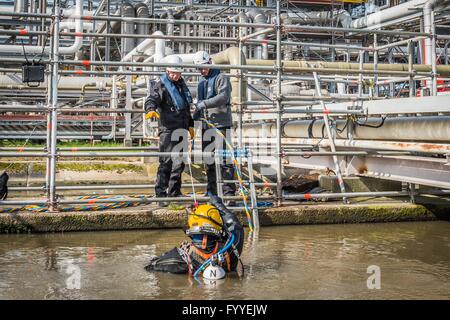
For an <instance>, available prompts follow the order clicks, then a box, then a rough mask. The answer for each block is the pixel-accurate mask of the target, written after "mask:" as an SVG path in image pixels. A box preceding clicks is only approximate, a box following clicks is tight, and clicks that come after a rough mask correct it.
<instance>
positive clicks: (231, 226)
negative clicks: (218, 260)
mask: <svg viewBox="0 0 450 320" xmlns="http://www.w3.org/2000/svg"><path fill="white" fill-rule="evenodd" d="M210 203H211V204H212V205H213V206H215V207H216V208H217V210H218V211H219V213H220V216H221V217H222V221H223V234H222V236H221V237H218V238H214V237H211V239H209V240H208V241H207V243H204V245H205V246H203V249H202V246H201V245H199V244H196V243H195V241H194V239H193V241H192V242H190V243H189V242H187V241H184V242H183V243H182V244H181V245H180V246H179V247H176V248H173V249H172V250H170V251H168V252H166V253H164V254H162V255H161V256H160V257H157V258H153V259H152V260H151V261H150V263H149V264H148V265H147V266H146V267H145V269H146V270H147V271H163V272H170V273H189V274H194V273H195V272H196V271H197V269H198V268H200V266H201V265H203V263H205V262H206V261H207V260H208V259H209V258H210V257H212V256H213V255H214V254H216V253H218V252H219V251H220V249H222V248H223V247H224V246H225V244H226V242H227V241H228V240H229V238H230V237H231V235H234V241H233V244H232V246H231V247H230V249H228V250H227V251H226V252H225V253H224V255H223V256H224V263H223V265H222V267H223V268H224V270H225V271H227V272H230V271H236V267H237V265H238V262H239V256H240V254H241V252H242V248H243V245H244V228H243V227H242V225H241V223H240V221H239V220H238V219H237V217H236V215H235V214H234V213H232V212H231V211H230V210H228V209H227V208H226V207H225V206H224V204H223V202H222V200H221V199H220V198H219V197H217V196H212V197H211V200H210ZM204 239H205V238H204ZM203 242H205V240H204V241H203Z"/></svg>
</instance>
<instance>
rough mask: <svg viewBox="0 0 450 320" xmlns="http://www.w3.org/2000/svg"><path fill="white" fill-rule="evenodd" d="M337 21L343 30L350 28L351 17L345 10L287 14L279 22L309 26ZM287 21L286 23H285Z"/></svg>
mask: <svg viewBox="0 0 450 320" xmlns="http://www.w3.org/2000/svg"><path fill="white" fill-rule="evenodd" d="M333 19H337V20H338V22H339V23H340V24H341V25H342V27H343V28H350V27H351V24H352V17H351V16H350V14H349V13H348V11H347V10H343V9H342V10H334V11H330V10H328V11H310V12H289V13H283V14H282V15H281V20H282V22H283V23H284V24H286V25H289V24H290V23H288V22H292V23H293V24H311V23H318V22H328V21H332V20H333ZM286 20H287V21H286Z"/></svg>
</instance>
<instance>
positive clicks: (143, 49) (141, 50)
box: [122, 31, 166, 62]
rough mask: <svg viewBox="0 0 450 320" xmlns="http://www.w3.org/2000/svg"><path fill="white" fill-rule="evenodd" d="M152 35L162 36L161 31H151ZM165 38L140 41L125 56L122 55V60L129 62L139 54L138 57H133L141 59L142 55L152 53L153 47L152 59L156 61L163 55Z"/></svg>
mask: <svg viewBox="0 0 450 320" xmlns="http://www.w3.org/2000/svg"><path fill="white" fill-rule="evenodd" d="M152 35H154V36H164V34H163V33H162V32H161V31H155V32H153V34H152ZM165 43H166V40H165V39H145V40H144V41H142V42H141V43H140V44H139V45H138V46H137V47H135V48H134V49H133V50H131V51H130V52H129V53H128V54H127V55H125V57H123V59H122V61H123V62H130V61H132V60H133V57H135V56H141V57H139V58H138V59H134V61H140V60H142V59H143V56H150V55H152V52H151V51H152V49H153V48H154V55H155V57H154V61H155V62H158V61H159V60H161V59H162V58H163V57H164V51H165Z"/></svg>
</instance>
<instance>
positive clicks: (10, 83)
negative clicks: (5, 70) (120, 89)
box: [0, 74, 111, 90]
mask: <svg viewBox="0 0 450 320" xmlns="http://www.w3.org/2000/svg"><path fill="white" fill-rule="evenodd" d="M47 79H48V77H47V76H46V77H45V80H44V82H42V83H40V84H39V87H38V88H47V82H48V81H47ZM92 79H93V78H91V77H80V76H78V77H60V78H59V80H58V89H62V90H65V89H73V90H77V89H79V90H81V88H82V87H83V86H84V85H86V84H88V83H91V82H92ZM95 81H96V82H97V83H104V84H105V85H111V78H110V77H95ZM0 88H7V89H29V87H28V86H27V85H24V84H23V83H22V81H21V77H20V74H18V75H17V77H15V76H8V75H4V74H0Z"/></svg>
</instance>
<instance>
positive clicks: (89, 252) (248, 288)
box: [0, 222, 450, 299]
mask: <svg viewBox="0 0 450 320" xmlns="http://www.w3.org/2000/svg"><path fill="white" fill-rule="evenodd" d="M183 239H184V235H183V232H182V231H181V230H149V231H127V232H95V233H88V232H86V233H84V232H83V233H66V234H39V235H38V234H36V235H35V234H33V235H0V299H418V298H429V299H450V222H410V223H391V224H361V225H319V226H286V227H266V228H263V229H262V231H261V232H260V235H259V239H258V241H255V242H247V243H246V245H245V249H244V253H243V257H242V258H243V261H244V264H245V266H246V273H245V276H244V278H243V279H242V280H240V279H239V278H237V276H230V277H228V278H227V279H225V280H223V281H222V282H221V283H216V284H215V285H206V284H203V285H199V284H198V283H197V282H196V281H193V280H192V279H189V278H188V277H187V276H184V275H170V274H162V273H148V272H146V271H145V270H144V265H145V264H146V262H147V261H148V260H149V258H150V257H151V256H152V255H156V254H159V253H161V252H163V251H165V250H168V249H170V248H172V247H173V246H174V245H177V244H178V243H179V242H180V241H181V240H183ZM371 265H376V266H378V267H379V268H380V274H381V277H380V283H381V289H368V288H367V279H368V278H369V277H370V276H371V274H368V273H367V268H368V267H369V266H371ZM78 275H79V280H80V281H79V282H77V281H76V279H78V278H76V277H77V276H78ZM371 283H372V282H371ZM375 283H376V282H375ZM78 285H79V289H78Z"/></svg>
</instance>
